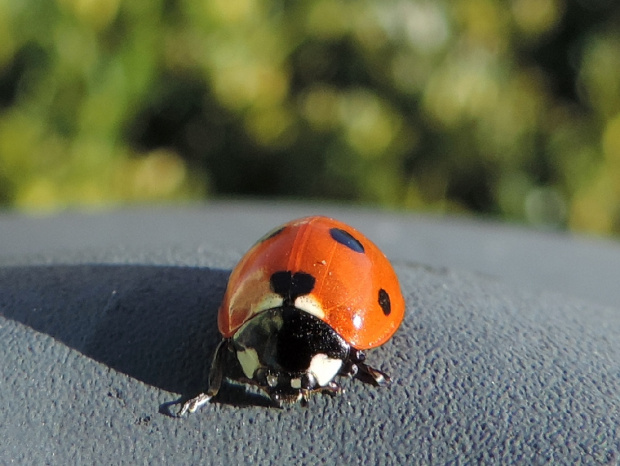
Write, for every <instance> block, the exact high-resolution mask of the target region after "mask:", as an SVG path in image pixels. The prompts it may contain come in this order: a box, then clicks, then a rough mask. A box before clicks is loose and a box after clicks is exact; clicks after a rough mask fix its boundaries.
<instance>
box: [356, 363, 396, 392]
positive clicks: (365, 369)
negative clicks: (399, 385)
mask: <svg viewBox="0 0 620 466" xmlns="http://www.w3.org/2000/svg"><path fill="white" fill-rule="evenodd" d="M357 367H358V368H359V371H358V373H357V375H356V377H357V378H358V379H360V380H361V381H362V382H366V383H370V384H373V385H376V386H378V387H385V386H386V385H389V383H390V381H391V379H390V376H389V375H387V374H386V373H385V372H381V371H380V370H378V369H375V368H374V367H370V366H369V365H367V364H364V363H363V362H361V363H359V364H358V365H357Z"/></svg>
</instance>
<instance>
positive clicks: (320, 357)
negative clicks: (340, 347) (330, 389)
mask: <svg viewBox="0 0 620 466" xmlns="http://www.w3.org/2000/svg"><path fill="white" fill-rule="evenodd" d="M341 367H342V361H341V360H340V359H331V358H329V357H327V355H326V354H323V353H319V354H317V355H315V356H314V357H313V358H312V361H310V368H309V369H308V371H309V372H311V373H312V375H314V378H315V379H316V381H317V383H318V384H319V385H320V386H321V387H324V386H326V385H327V384H328V383H329V382H331V381H332V379H333V378H334V377H336V374H338V371H339V370H340V368H341Z"/></svg>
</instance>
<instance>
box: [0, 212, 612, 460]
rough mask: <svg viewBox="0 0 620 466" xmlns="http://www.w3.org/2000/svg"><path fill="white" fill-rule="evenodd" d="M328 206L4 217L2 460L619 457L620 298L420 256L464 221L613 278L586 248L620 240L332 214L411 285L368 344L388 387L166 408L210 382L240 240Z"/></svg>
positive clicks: (233, 394) (355, 385)
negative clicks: (283, 404) (392, 332)
mask: <svg viewBox="0 0 620 466" xmlns="http://www.w3.org/2000/svg"><path fill="white" fill-rule="evenodd" d="M244 210H245V214H244V215H241V213H242V212H243V211H244ZM331 210H332V211H331V212H330V209H322V208H321V207H316V206H315V207H312V206H301V207H294V206H285V207H284V208H279V209H278V208H272V207H270V206H268V205H260V204H258V205H257V204H247V205H245V206H244V204H234V205H226V204H221V205H217V206H207V207H204V208H198V207H195V208H191V209H186V210H183V209H181V210H179V211H175V210H174V209H161V210H159V209H155V210H150V211H140V210H136V211H133V212H132V211H129V212H128V211H125V212H116V213H114V212H110V213H105V214H98V215H82V214H65V215H59V216H54V217H49V218H39V219H31V218H25V217H21V216H13V215H5V216H3V217H0V237H1V238H2V242H1V244H0V314H1V316H0V362H1V363H0V367H1V368H2V374H1V377H2V380H1V386H0V438H2V441H1V442H0V462H2V463H7V462H10V461H14V462H16V463H18V464H20V463H21V464H30V463H49V464H78V463H79V464H81V463H87V464H88V463H96V464H108V463H113V464H116V463H129V464H136V463H140V464H147V463H148V464H197V463H207V464H208V463H232V462H237V463H241V462H250V461H251V462H254V463H257V464H270V463H272V462H273V461H274V460H276V461H278V462H279V463H288V462H294V461H295V462H302V463H308V464H312V463H316V462H317V461H322V460H326V461H330V460H334V459H339V460H344V462H345V463H353V462H355V463H360V462H362V461H363V462H364V464H373V463H393V464H410V463H413V464H426V463H436V464H443V463H446V462H450V461H455V462H459V461H460V462H464V463H467V462H470V463H471V462H480V461H482V462H485V463H507V462H517V463H522V464H531V463H538V464H540V463H544V462H552V463H555V464H558V463H559V464H561V463H564V464H573V463H576V462H583V463H588V464H593V463H594V464H595V463H600V464H617V463H618V462H619V461H620V440H618V439H619V437H620V432H618V428H617V426H618V425H619V422H620V390H619V388H620V363H619V361H620V343H619V342H618V338H617V336H618V334H619V332H620V310H618V309H617V308H615V307H610V306H608V307H604V306H600V305H595V304H591V303H590V302H588V301H587V300H582V299H575V298H573V297H570V296H569V295H568V294H562V293H558V292H548V291H544V289H545V288H549V289H555V290H558V289H559V290H560V291H561V290H562V287H563V286H567V285H566V282H565V281H562V280H558V277H554V278H553V279H550V280H549V282H545V281H544V280H535V281H536V286H535V287H530V286H522V285H519V284H515V283H516V282H520V283H528V278H527V276H528V274H530V275H531V274H532V273H534V272H533V270H534V269H536V263H535V262H528V261H527V260H524V259H523V258H521V260H520V261H518V260H516V259H515V261H512V262H511V263H512V264H513V266H514V265H515V264H524V263H525V265H526V266H524V267H523V268H522V269H521V270H520V272H519V267H515V269H513V271H512V272H510V273H511V274H512V275H511V276H508V277H507V278H506V279H505V280H504V281H500V280H497V279H495V278H490V277H488V276H486V275H481V274H478V273H471V272H468V271H467V269H468V267H466V266H467V264H466V263H460V264H459V265H460V267H458V268H459V269H461V270H459V271H454V270H452V269H450V268H442V267H437V266H435V265H437V264H436V262H433V261H419V260H418V261H417V262H412V260H415V258H413V257H412V256H413V253H414V252H415V251H416V248H418V246H416V244H418V243H420V242H421V243H427V244H434V245H435V250H436V251H443V252H441V253H440V252H437V255H438V256H439V257H441V256H442V254H443V255H444V256H446V251H450V250H453V251H456V250H457V249H458V250H459V251H460V250H470V249H475V248H476V247H477V246H481V245H479V244H477V243H476V241H477V240H472V242H471V244H470V243H468V241H467V238H468V235H467V234H465V235H462V239H461V244H460V248H457V247H456V245H454V244H450V245H448V244H443V243H442V239H446V238H453V239H454V238H456V237H458V236H459V232H462V231H468V229H469V230H472V229H473V230H478V231H479V232H480V235H482V236H485V235H486V238H491V239H494V240H495V243H494V245H495V246H494V247H495V248H496V249H497V246H498V245H504V246H505V245H507V244H518V245H519V248H521V250H526V249H528V248H529V249H532V248H533V249H536V248H539V247H540V246H541V245H547V246H546V248H545V252H546V254H540V255H539V262H540V265H539V267H540V268H543V269H545V268H549V267H550V265H549V264H548V262H549V260H550V259H549V257H550V255H551V257H553V254H554V253H555V252H557V251H559V250H566V251H568V252H569V253H570V254H571V256H572V257H573V258H577V259H576V260H581V261H583V262H582V263H589V264H590V265H591V266H592V267H593V268H592V269H591V270H594V271H596V270H602V271H603V272H604V271H606V267H607V265H606V264H607V263H605V262H604V261H602V262H603V264H602V266H601V267H600V268H598V269H597V268H596V261H595V260H594V259H595V258H593V257H592V254H587V252H588V248H592V250H599V249H601V250H605V251H606V252H607V254H605V257H614V255H616V257H617V255H618V254H619V251H618V246H617V245H616V244H614V243H605V242H592V243H591V242H588V241H584V240H574V239H571V238H568V237H563V236H561V235H548V234H538V233H536V234H532V233H528V232H526V231H524V230H512V229H506V228H504V227H496V226H494V225H490V224H489V225H479V224H475V223H473V222H462V221H459V220H456V221H455V220H449V221H445V222H444V221H441V220H428V219H424V218H420V217H409V218H406V217H403V216H398V215H389V214H378V213H373V212H370V211H363V212H362V211H349V210H340V211H338V212H336V213H337V214H339V215H338V217H339V218H340V219H342V220H344V221H347V222H350V223H352V224H354V225H355V226H356V227H358V228H360V229H361V230H362V231H364V232H365V233H367V235H368V236H370V237H371V238H372V239H374V240H376V242H377V243H379V244H380V245H381V247H383V248H384V249H385V250H386V251H387V252H388V255H389V256H391V257H392V258H393V259H394V263H395V266H396V269H397V272H398V273H399V276H400V279H401V282H402V287H403V290H404V292H405V296H406V300H407V315H406V318H405V322H404V324H403V326H402V327H401V329H400V330H399V331H398V333H397V334H396V336H395V337H394V338H393V340H391V342H389V343H388V344H386V345H385V346H383V347H381V348H379V349H377V350H375V351H372V352H370V353H369V361H370V362H372V363H373V364H376V365H377V366H379V367H381V368H383V369H384V370H386V371H387V372H388V373H389V374H390V375H392V377H393V378H394V383H393V384H392V386H391V387H390V388H387V389H378V388H374V387H371V386H368V385H364V384H362V383H360V382H359V381H344V386H345V388H346V390H347V391H346V393H345V394H344V395H343V396H341V397H337V398H330V397H327V396H317V397H315V398H313V399H312V400H311V402H310V404H309V406H308V407H307V408H302V407H301V406H293V407H290V408H286V409H282V410H280V409H275V408H270V407H268V406H267V403H266V400H265V398H264V397H262V396H261V395H260V393H258V392H256V391H254V390H247V389H246V388H245V387H243V386H240V385H235V384H227V385H226V386H225V388H224V389H223V391H222V393H221V395H220V396H218V399H217V401H216V402H215V403H212V404H211V405H208V406H205V407H204V408H203V409H202V410H201V411H199V412H198V413H195V414H194V415H191V416H189V417H188V418H185V419H175V418H172V417H169V416H166V415H165V411H166V404H167V403H169V402H170V401H173V400H176V399H178V398H179V396H180V395H189V394H192V393H193V392H195V391H196V390H198V389H199V388H200V387H201V386H202V384H204V380H205V372H206V371H205V369H206V366H207V365H208V359H209V358H210V355H211V352H212V351H213V349H214V347H215V345H216V344H217V342H218V340H219V337H218V335H217V330H216V326H215V312H216V310H217V307H218V305H219V300H220V299H221V296H222V294H223V290H224V287H225V284H226V279H227V275H228V272H229V270H230V268H231V267H232V266H233V265H234V263H235V261H236V260H237V259H238V258H239V255H240V253H241V252H242V251H243V250H244V249H245V248H247V247H248V246H249V244H250V243H251V242H252V241H253V240H254V239H256V238H257V237H258V236H260V234H261V233H263V232H264V231H265V230H268V229H270V228H271V227H273V226H275V224H277V223H279V222H281V221H284V220H288V219H290V218H293V217H296V216H300V215H304V214H306V213H310V212H318V211H323V212H325V211H327V212H328V213H332V214H333V213H334V212H333V211H334V210H337V209H331ZM261 211H262V212H261ZM292 211H295V212H296V213H293V212H292ZM261 213H262V214H261ZM291 214H292V215H291ZM280 217H282V218H280ZM253 220H255V221H253ZM269 220H273V222H269V224H265V225H263V223H262V222H264V223H267V221H269ZM26 224H27V225H28V228H26V227H25V225H26ZM124 224H126V225H127V229H124V227H123V225H124ZM188 228H189V229H191V231H187V229H188ZM254 229H256V230H260V231H258V232H257V233H256V234H254V231H253V230H254ZM426 230H427V231H428V233H429V234H428V235H427V236H424V234H423V233H421V232H424V231H426ZM7 231H8V232H11V234H10V235H7ZM378 231H381V232H383V233H382V234H379V235H377V234H376V233H377V232H378ZM410 231H411V232H415V238H411V235H409V234H408V232H410ZM106 232H107V234H106ZM205 232H207V233H206V234H205ZM46 235H47V236H46ZM250 235H251V238H250V239H248V241H247V242H246V243H245V244H242V243H243V242H244V241H245V238H246V236H250ZM504 237H507V238H508V239H505V238H504ZM472 238H473V236H472ZM519 238H520V241H518V239H519ZM28 244H30V245H31V246H32V248H31V249H29V248H28ZM226 244H228V245H229V247H226V246H223V245H226ZM481 247H482V246H481ZM554 248H555V249H554ZM72 249H73V250H72ZM499 249H501V248H499ZM542 251H543V249H540V250H539V251H538V252H539V253H541V252H542ZM516 252H518V251H516ZM496 253H497V254H498V255H499V256H504V257H508V256H511V254H514V253H515V251H512V252H511V251H505V250H498V251H496ZM427 254H432V251H431V252H430V253H428V252H427ZM446 257H447V258H448V259H450V257H449V255H447V256H446ZM437 260H438V259H437V257H435V261H437ZM458 260H460V259H458V258H457V259H456V261H457V262H458ZM484 262H485V261H484V260H479V261H478V262H476V261H473V263H472V264H471V265H472V266H471V268H469V270H472V271H478V270H481V268H480V267H479V266H480V264H482V263H484ZM420 263H425V264H431V265H433V266H435V267H429V266H422V265H420ZM561 264H562V262H561V259H558V260H557V261H556V265H561ZM482 271H483V272H487V273H492V270H482ZM603 272H601V273H603ZM571 273H572V272H571ZM579 273H581V274H586V273H589V272H587V271H586V270H583V269H582V270H581V271H579ZM594 273H595V274H596V272H594ZM576 274H577V273H576V272H575V275H576ZM616 276H617V274H616ZM515 277H516V279H515ZM531 278H532V277H530V279H531ZM576 278H577V277H574V278H572V279H576ZM586 280H587V279H586ZM569 281H570V280H569ZM558 283H559V286H558ZM567 289H568V288H567ZM578 291H579V290H578ZM590 291H591V292H593V293H597V290H596V289H595V288H591V290H590ZM599 292H600V294H601V295H603V296H604V297H605V298H604V300H602V301H605V300H611V299H612V298H613V293H614V292H616V291H610V292H609V293H610V294H605V290H604V283H603V285H601V288H600V289H599ZM577 294H579V293H577ZM160 411H161V412H160Z"/></svg>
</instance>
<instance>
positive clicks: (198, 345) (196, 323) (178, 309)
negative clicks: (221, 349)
mask: <svg viewBox="0 0 620 466" xmlns="http://www.w3.org/2000/svg"><path fill="white" fill-rule="evenodd" d="M228 274H229V271H226V270H218V269H206V268H190V267H167V266H142V265H98V264H86V265H51V266H28V267H5V268H0V314H2V315H4V316H5V317H7V318H9V319H12V320H15V321H18V322H21V323H23V324H25V325H27V326H29V327H31V328H33V329H34V330H36V331H39V332H42V333H45V334H48V335H50V336H52V337H53V338H55V339H56V340H58V341H60V342H62V343H64V344H65V345H67V346H70V347H72V348H74V349H76V350H78V351H80V352H81V353H83V354H85V355H86V356H88V357H90V358H92V359H94V360H97V361H99V362H101V363H103V364H105V365H107V366H109V367H111V368H114V369H115V370H117V371H120V372H123V373H125V374H127V375H129V376H131V377H133V378H135V379H138V380H140V381H142V382H144V383H146V384H149V385H152V386H156V387H159V388H162V389H164V390H168V391H171V392H176V393H183V394H192V393H194V392H198V391H199V390H200V389H201V388H202V387H204V386H205V384H206V378H207V372H208V368H209V366H210V358H211V355H212V353H213V351H214V349H215V346H216V345H217V343H218V342H219V340H220V338H221V337H220V335H219V332H218V329H217V309H218V306H219V303H220V300H221V298H222V295H223V293H224V290H225V287H226V281H227V278H228ZM228 401H229V402H232V400H228ZM223 402H226V401H223Z"/></svg>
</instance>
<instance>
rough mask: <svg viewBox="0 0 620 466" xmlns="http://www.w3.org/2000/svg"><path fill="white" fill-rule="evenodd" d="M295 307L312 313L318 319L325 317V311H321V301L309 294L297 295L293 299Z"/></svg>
mask: <svg viewBox="0 0 620 466" xmlns="http://www.w3.org/2000/svg"><path fill="white" fill-rule="evenodd" d="M295 307H296V308H297V309H301V310H302V311H305V312H307V313H308V314H312V315H313V316H315V317H318V318H319V319H324V318H325V312H323V308H322V307H321V303H319V302H318V301H317V300H316V299H314V298H313V297H312V296H311V295H307V294H306V295H303V296H299V297H297V299H296V300H295Z"/></svg>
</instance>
